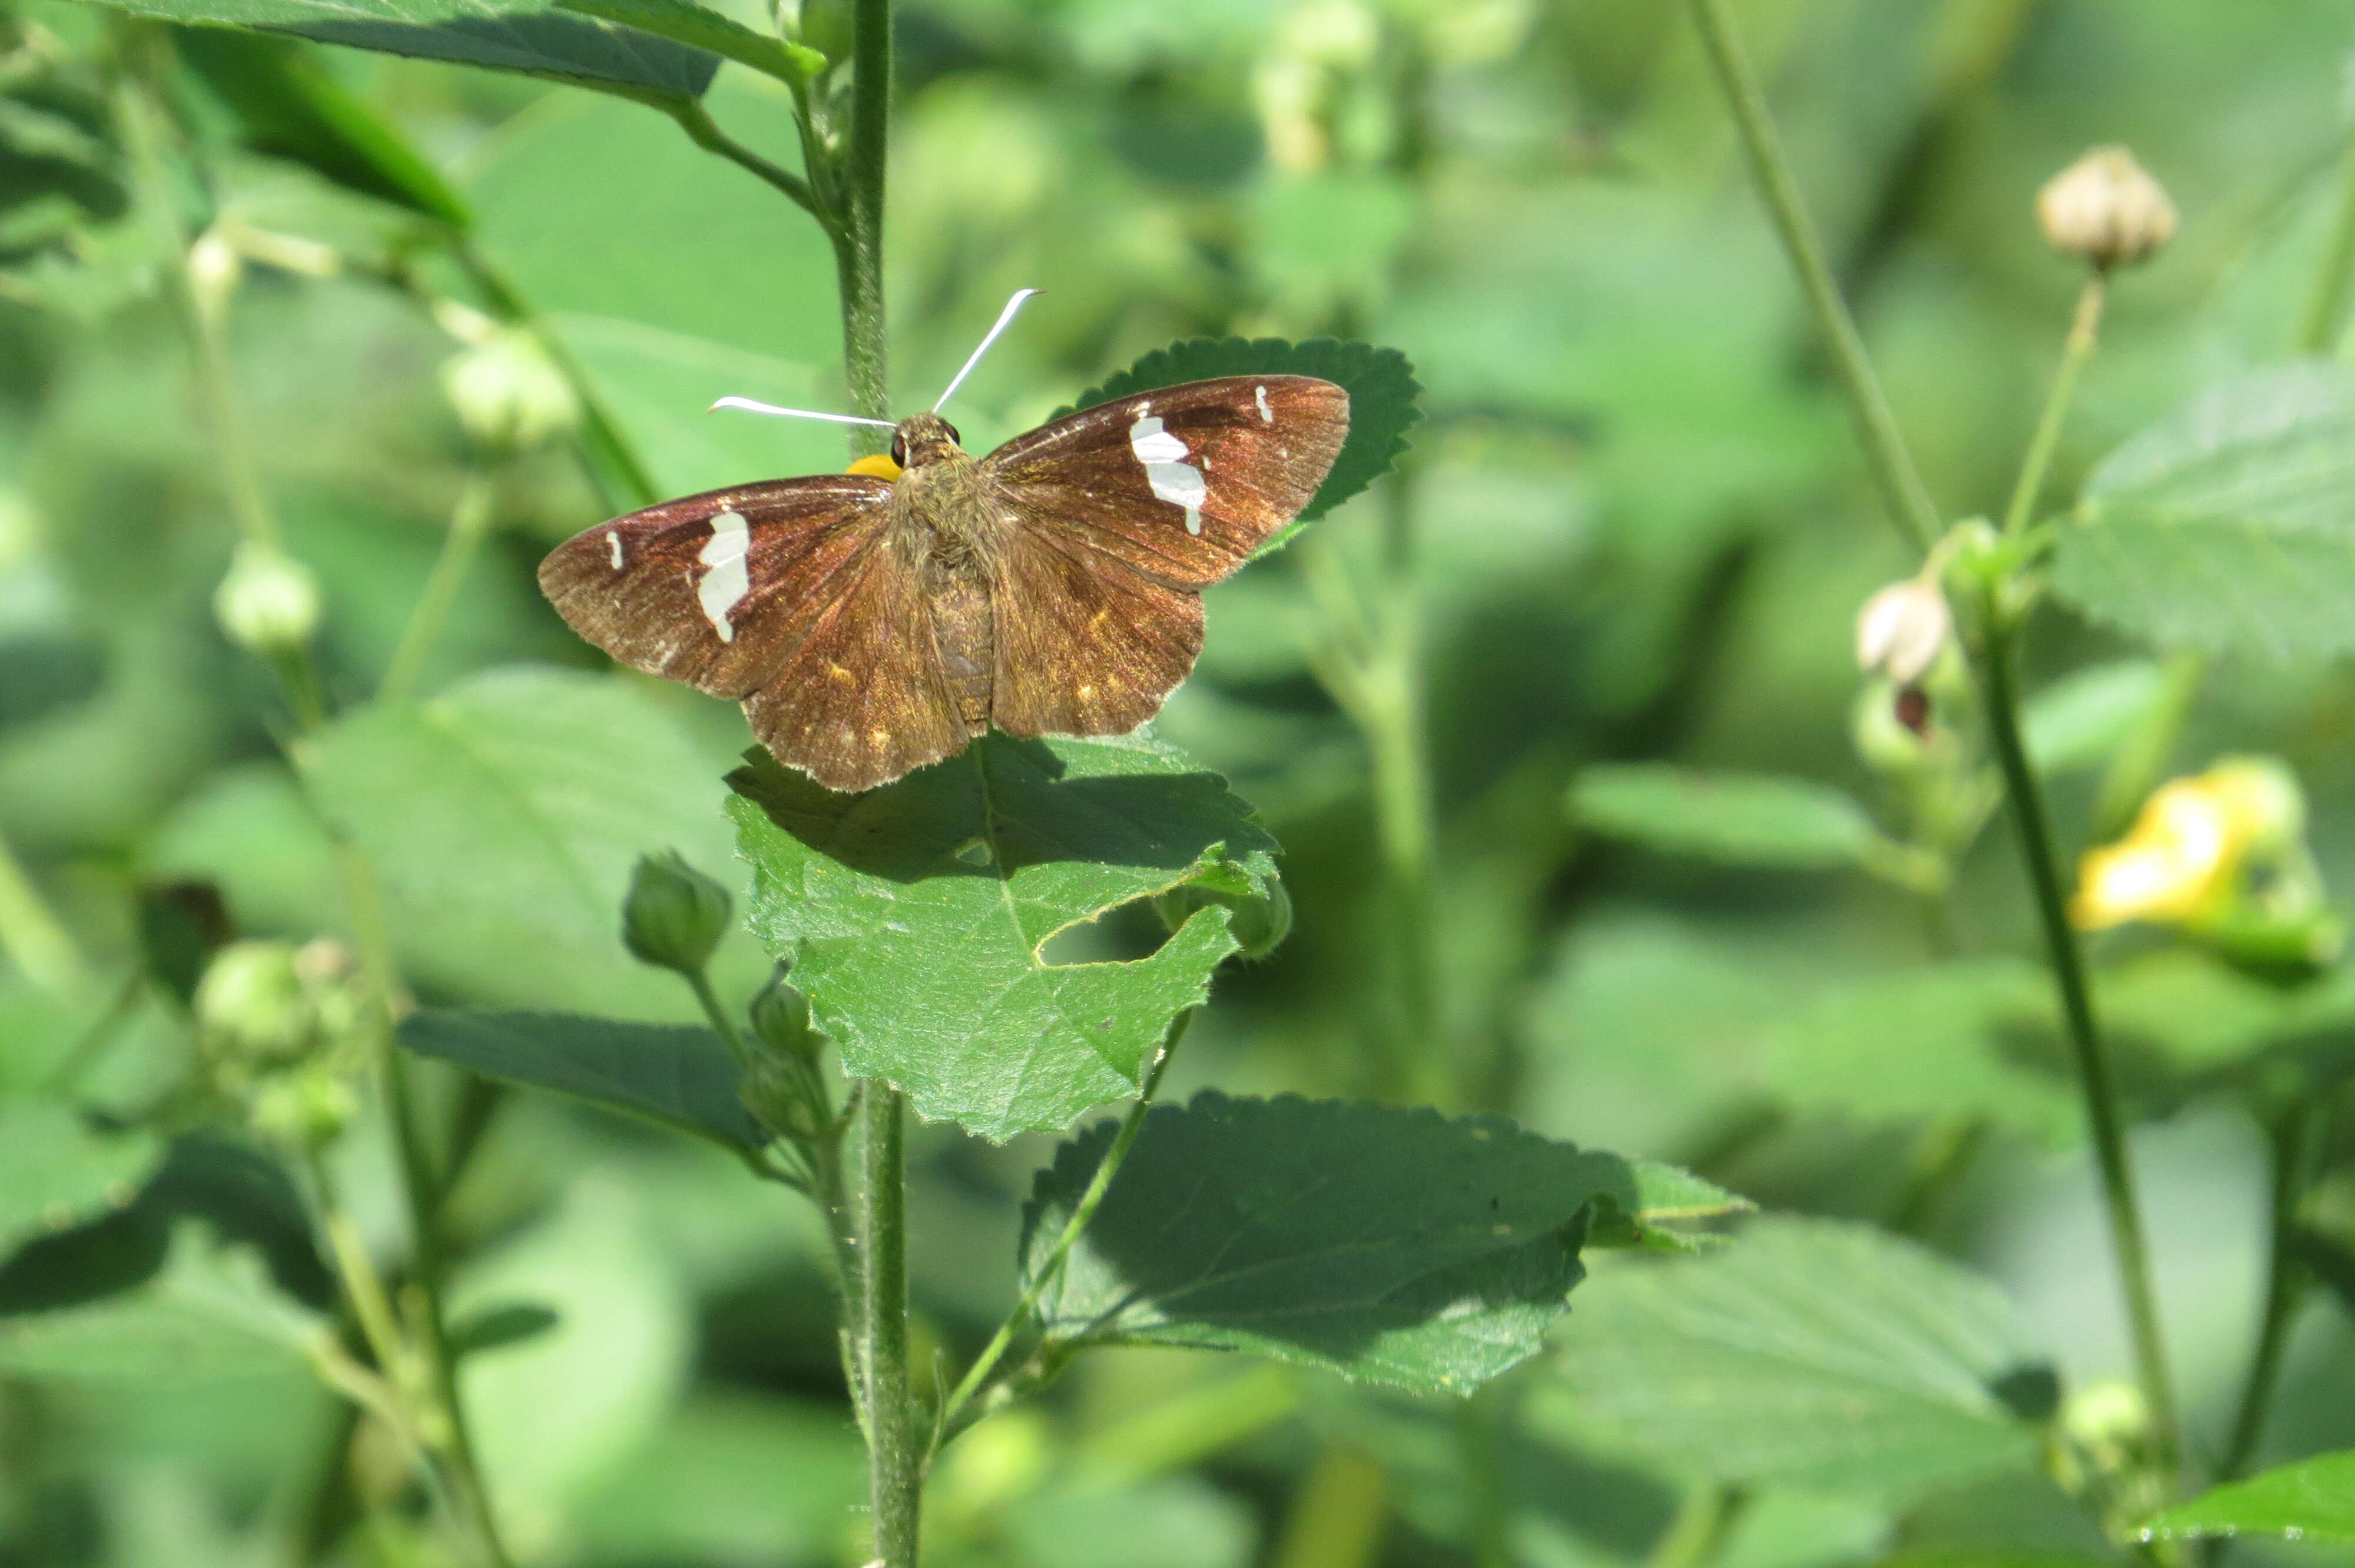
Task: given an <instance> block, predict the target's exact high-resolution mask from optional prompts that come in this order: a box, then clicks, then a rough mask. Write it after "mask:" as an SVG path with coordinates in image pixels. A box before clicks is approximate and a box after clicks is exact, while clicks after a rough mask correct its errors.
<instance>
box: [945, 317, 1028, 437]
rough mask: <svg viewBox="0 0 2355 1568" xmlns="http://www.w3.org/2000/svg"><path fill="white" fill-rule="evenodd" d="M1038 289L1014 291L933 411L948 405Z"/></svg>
mask: <svg viewBox="0 0 2355 1568" xmlns="http://www.w3.org/2000/svg"><path fill="white" fill-rule="evenodd" d="M1037 292H1038V290H1036V289H1017V290H1015V291H1014V297H1013V298H1012V299H1010V300H1008V301H1007V302H1006V308H1005V309H1004V310H1002V311H1000V312H998V313H997V324H996V326H994V327H991V328H990V329H989V335H988V336H987V337H985V338H983V339H982V340H981V346H980V347H979V348H976V349H975V350H974V351H973V357H972V358H970V359H968V360H966V361H965V362H964V369H963V370H960V371H958V372H957V373H956V379H955V380H954V381H952V382H950V383H949V389H948V390H947V391H946V392H943V393H942V394H941V400H940V401H939V402H937V403H935V404H933V405H932V412H933V413H935V414H937V413H939V412H940V411H941V409H942V408H944V407H945V406H946V405H947V403H948V400H949V399H950V398H951V397H954V396H955V394H956V389H957V388H958V387H962V386H964V378H965V377H966V376H970V375H972V374H973V367H974V366H976V365H979V364H980V363H981V356H982V355H985V354H987V353H988V352H989V345H990V344H993V343H996V341H997V335H998V334H1000V333H1002V332H1004V331H1005V330H1006V329H1007V327H1008V326H1010V325H1012V324H1013V322H1014V316H1015V313H1016V312H1018V311H1019V310H1021V308H1022V307H1023V306H1024V305H1026V304H1028V303H1029V302H1030V296H1031V295H1033V294H1035V293H1037Z"/></svg>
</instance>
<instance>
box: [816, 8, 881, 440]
mask: <svg viewBox="0 0 2355 1568" xmlns="http://www.w3.org/2000/svg"><path fill="white" fill-rule="evenodd" d="M852 38H853V43H852V47H853V48H854V49H855V51H856V53H855V55H854V57H853V58H854V63H853V65H852V68H851V69H852V71H853V76H852V79H851V96H850V141H849V147H848V150H847V154H846V157H845V160H844V163H845V166H844V169H843V185H842V202H841V207H840V210H839V211H837V213H836V214H835V215H834V218H835V222H834V224H833V225H832V226H831V228H832V232H833V237H834V257H835V270H836V273H837V277H838V278H839V281H840V283H841V289H842V369H843V377H844V380H845V382H846V383H847V390H848V393H849V397H850V411H851V412H852V413H854V414H858V415H860V416H862V417H864V418H869V419H888V418H890V417H891V386H890V373H889V365H890V360H889V343H888V340H887V338H886V336H885V334H884V316H883V185H884V168H885V165H886V162H887V159H888V156H889V153H890V130H891V4H890V0H858V12H857V16H856V23H855V30H854V32H853V35H852ZM882 440H883V438H882V435H881V432H879V431H878V430H877V429H874V428H873V427H872V426H864V425H853V426H851V427H850V448H851V452H852V454H853V455H854V456H857V455H860V454H864V453H868V452H875V451H880V450H883V449H882Z"/></svg>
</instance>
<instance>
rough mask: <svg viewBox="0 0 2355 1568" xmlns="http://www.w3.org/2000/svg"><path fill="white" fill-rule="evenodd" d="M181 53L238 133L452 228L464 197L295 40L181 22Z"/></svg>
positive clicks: (262, 148)
mask: <svg viewBox="0 0 2355 1568" xmlns="http://www.w3.org/2000/svg"><path fill="white" fill-rule="evenodd" d="M177 44H178V48H179V53H180V58H182V59H183V60H185V61H186V62H187V64H188V66H189V67H190V68H191V69H194V70H195V71H196V73H197V75H198V76H200V77H202V78H203V79H204V81H205V85H206V86H208V87H209V88H211V89H212V90H213V91H214V92H215V93H217V94H218V95H219V97H220V100H221V101H222V102H224V103H226V104H228V105H229V110H230V111H231V112H232V113H234V114H235V115H236V116H237V118H238V122H239V124H240V128H241V130H242V131H243V133H244V137H245V141H246V143H247V144H248V145H249V146H250V147H252V148H254V149H255V150H256V151H257V152H262V153H269V154H275V155H276V156H279V157H282V158H291V159H293V160H294V161H295V162H296V163H299V164H306V165H308V166H309V167H311V168H312V169H314V170H316V171H317V172H318V173H319V174H321V175H325V176H326V177H327V178H328V179H330V180H333V181H335V182H336V184H337V185H343V186H345V187H346V188H347V189H350V190H356V191H358V192H359V193H360V194H362V195H363V196H376V197H378V198H379V199H381V200H384V201H389V202H391V203H393V204H394V205H395V206H398V207H407V208H409V209H410V211H411V212H414V213H417V214H420V215H421V216H422V217H430V218H434V219H436V220H438V221H440V222H442V223H446V224H448V225H450V226H451V227H452V228H460V229H463V228H465V227H466V226H467V224H468V223H469V222H470V221H471V218H470V217H469V215H468V214H467V211H466V206H465V203H464V202H463V201H461V200H459V198H458V193H457V192H455V191H453V190H452V189H451V188H450V186H449V185H446V184H444V183H443V182H442V176H441V175H439V174H437V173H435V172H434V169H433V166H432V164H428V163H427V162H426V161H425V160H424V159H423V158H422V157H421V156H420V155H419V154H417V152H416V151H415V150H414V149H413V148H411V147H410V144H409V143H408V142H407V141H406V140H405V139H404V138H403V137H402V136H401V134H400V132H399V131H397V130H395V129H394V128H393V127H392V126H391V125H389V124H388V123H387V122H384V121H382V120H380V119H378V117H377V115H376V114H375V112H374V111H371V110H370V109H369V108H368V105H366V104H365V103H362V102H361V101H359V100H358V99H357V98H356V97H354V96H353V95H352V94H351V93H349V92H347V91H346V90H345V89H344V87H343V85H342V84H341V83H339V82H338V81H336V79H335V78H334V77H332V76H330V75H329V74H328V73H327V72H326V71H325V70H323V69H320V68H319V64H318V62H317V61H316V60H314V59H313V58H311V56H310V54H309V53H308V52H307V51H306V50H305V49H304V47H303V46H302V45H300V44H298V43H295V42H293V41H292V40H290V39H284V38H270V37H257V36H255V35H253V34H250V33H236V32H231V31H229V30H228V29H226V28H221V27H188V28H185V29H183V30H182V31H181V32H180V34H179V35H178V38H177Z"/></svg>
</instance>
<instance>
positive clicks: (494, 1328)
mask: <svg viewBox="0 0 2355 1568" xmlns="http://www.w3.org/2000/svg"><path fill="white" fill-rule="evenodd" d="M558 1321H559V1319H558V1318H557V1314H556V1310H555V1308H550V1307H542V1306H540V1305H539V1304H538V1303H537V1302H532V1301H512V1302H508V1303H507V1304H506V1305H505V1306H499V1307H485V1308H479V1309H478V1310H476V1311H474V1312H473V1313H470V1314H468V1315H467V1317H466V1318H465V1319H463V1320H461V1321H459V1322H455V1323H453V1324H451V1325H450V1336H449V1338H450V1353H451V1354H452V1355H453V1356H471V1355H474V1354H475V1353H476V1352H477V1351H496V1350H498V1349H500V1348H501V1347H502V1346H506V1345H519V1344H521V1343H522V1342H523V1341H524V1340H528V1339H531V1338H533V1337H535V1336H537V1335H540V1334H545V1333H547V1332H548V1331H549V1330H550V1329H553V1328H555V1327H556V1325H557V1322H558Z"/></svg>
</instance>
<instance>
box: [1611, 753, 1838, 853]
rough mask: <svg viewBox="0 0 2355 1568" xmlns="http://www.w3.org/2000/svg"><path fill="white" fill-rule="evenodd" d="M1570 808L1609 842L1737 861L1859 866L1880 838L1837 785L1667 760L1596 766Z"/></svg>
mask: <svg viewBox="0 0 2355 1568" xmlns="http://www.w3.org/2000/svg"><path fill="white" fill-rule="evenodd" d="M1570 806H1571V811H1572V814H1573V815H1574V816H1575V817H1576V818H1577V819H1578V821H1579V822H1580V823H1581V824H1582V825H1583V826H1585V827H1586V828H1588V829H1589V830H1591V831H1593V832H1598V833H1601V834H1603V835H1604V836H1605V837H1607V838H1614V839H1625V840H1627V841H1629V842H1635V843H1639V844H1644V845H1646V846H1647V847H1649V848H1652V849H1656V850H1662V851H1666V852H1668V853H1678V854H1689V855H1697V856H1700V857H1701V858H1702V859H1705V860H1716V861H1725V862H1729V863H1732V864H1735V865H1759V866H1786V867H1796V868H1800V869H1806V870H1816V869H1826V870H1828V869H1832V868H1836V867H1839V866H1850V865H1858V864H1860V863H1863V862H1864V861H1865V860H1866V858H1867V857H1868V856H1869V855H1870V853H1871V852H1872V849H1873V846H1874V844H1875V843H1876V842H1878V841H1879V839H1880V834H1879V833H1878V832H1876V831H1875V830H1874V828H1873V825H1872V819H1871V818H1870V817H1869V816H1867V815H1866V814H1865V810H1864V808H1863V807H1861V806H1859V805H1858V804H1857V803H1856V802H1855V801H1854V800H1850V799H1849V797H1848V796H1846V795H1844V794H1842V793H1840V792H1839V791H1838V790H1837V789H1831V788H1830V787H1828V785H1822V784H1814V783H1810V782H1808V781H1807V780H1806V779H1783V778H1774V777H1770V776H1767V775H1764V774H1746V773H1700V772H1695V771H1693V770H1691V769H1689V768H1677V767H1673V766H1670V765H1668V764H1667V763H1657V762H1640V763H1606V764H1602V765H1598V766H1596V767H1592V768H1587V769H1585V770H1584V771H1583V772H1582V773H1581V774H1580V775H1579V776H1578V779H1577V782H1575V783H1574V784H1572V786H1571V792H1570Z"/></svg>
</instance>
